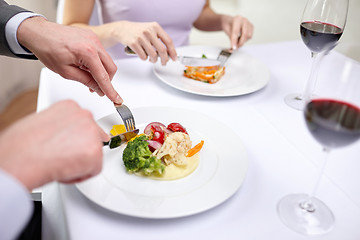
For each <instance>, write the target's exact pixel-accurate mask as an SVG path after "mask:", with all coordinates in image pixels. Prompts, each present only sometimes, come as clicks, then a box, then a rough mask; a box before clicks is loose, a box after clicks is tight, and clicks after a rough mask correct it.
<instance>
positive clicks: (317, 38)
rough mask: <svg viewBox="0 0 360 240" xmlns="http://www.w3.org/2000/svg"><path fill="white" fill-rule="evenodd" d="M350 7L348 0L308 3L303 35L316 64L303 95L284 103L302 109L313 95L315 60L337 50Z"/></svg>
mask: <svg viewBox="0 0 360 240" xmlns="http://www.w3.org/2000/svg"><path fill="white" fill-rule="evenodd" d="M348 6H349V0H308V2H307V4H306V6H305V9H304V13H303V16H302V19H301V23H300V35H301V38H302V40H303V42H304V44H305V45H306V46H307V47H308V48H309V49H310V51H311V57H312V59H313V61H312V62H313V63H312V67H311V72H310V76H309V79H308V82H307V84H306V88H305V89H304V90H303V93H293V94H289V95H287V96H286V97H285V103H286V104H287V105H289V106H290V107H292V108H294V109H297V110H302V109H303V107H304V98H306V96H307V95H309V94H311V92H312V89H313V88H314V85H315V83H316V75H317V72H316V71H317V65H318V61H316V60H317V59H316V56H317V54H318V53H321V52H324V51H325V50H326V51H329V49H332V48H334V47H335V46H336V44H337V42H338V41H339V39H340V37H341V35H342V34H343V31H344V28H345V24H346V19H347V12H348Z"/></svg>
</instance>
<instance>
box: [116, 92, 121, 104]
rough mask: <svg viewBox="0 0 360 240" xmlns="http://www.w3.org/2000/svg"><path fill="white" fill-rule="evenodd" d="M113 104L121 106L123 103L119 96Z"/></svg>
mask: <svg viewBox="0 0 360 240" xmlns="http://www.w3.org/2000/svg"><path fill="white" fill-rule="evenodd" d="M115 103H116V104H122V103H123V99H122V98H121V97H120V95H119V94H118V95H117V96H116V98H115Z"/></svg>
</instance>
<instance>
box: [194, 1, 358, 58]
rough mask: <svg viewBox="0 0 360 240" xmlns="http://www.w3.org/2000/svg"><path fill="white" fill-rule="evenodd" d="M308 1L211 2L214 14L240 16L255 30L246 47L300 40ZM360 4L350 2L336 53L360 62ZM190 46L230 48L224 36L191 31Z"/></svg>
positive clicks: (222, 34)
mask: <svg viewBox="0 0 360 240" xmlns="http://www.w3.org/2000/svg"><path fill="white" fill-rule="evenodd" d="M306 2H307V0H211V5H212V7H213V9H214V10H215V11H216V12H219V13H230V14H232V15H235V14H240V15H242V16H245V17H247V18H248V19H249V20H250V21H251V22H252V23H253V24H254V26H255V30H254V36H253V38H252V40H251V41H250V42H248V44H261V43H266V42H279V41H291V40H300V39H301V38H300V33H299V32H300V20H301V15H302V12H303V9H304V7H305V4H306ZM359 13H360V0H350V1H349V12H348V20H347V25H346V28H345V31H344V34H343V36H342V37H341V41H340V44H339V45H338V46H337V48H336V50H337V51H340V52H342V53H344V54H346V55H347V56H349V57H352V58H354V59H356V60H358V61H360V27H359V23H360V14H359ZM190 41H191V43H192V44H209V45H217V46H222V47H229V46H230V43H229V40H228V38H227V36H226V35H225V34H224V33H210V34H209V33H204V32H200V31H197V30H193V31H192V33H191V38H190Z"/></svg>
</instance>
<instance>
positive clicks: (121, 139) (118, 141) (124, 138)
mask: <svg viewBox="0 0 360 240" xmlns="http://www.w3.org/2000/svg"><path fill="white" fill-rule="evenodd" d="M138 133H139V129H134V130H131V131H127V132H124V133H121V134H118V135H116V136H113V137H111V138H110V141H108V142H103V144H104V146H109V147H110V149H113V148H117V147H119V146H120V145H122V144H123V143H126V142H128V141H129V140H130V139H132V138H133V137H135V136H136V135H137V134H138Z"/></svg>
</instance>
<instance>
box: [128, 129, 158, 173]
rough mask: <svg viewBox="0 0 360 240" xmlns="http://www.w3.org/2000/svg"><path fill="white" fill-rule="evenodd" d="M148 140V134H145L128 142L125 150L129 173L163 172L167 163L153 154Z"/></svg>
mask: <svg viewBox="0 0 360 240" xmlns="http://www.w3.org/2000/svg"><path fill="white" fill-rule="evenodd" d="M146 140H147V136H145V135H143V136H140V137H137V138H135V139H134V140H133V141H131V142H128V144H127V146H126V148H125V149H124V152H123V161H124V165H125V168H126V170H127V171H128V172H129V173H134V172H139V171H142V172H143V173H144V174H146V175H150V174H152V173H154V172H157V173H159V174H162V173H163V172H164V170H165V165H164V164H163V163H162V162H161V160H160V159H158V158H156V157H154V156H151V151H150V149H149V147H148V145H149V143H148V142H147V141H146Z"/></svg>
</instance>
